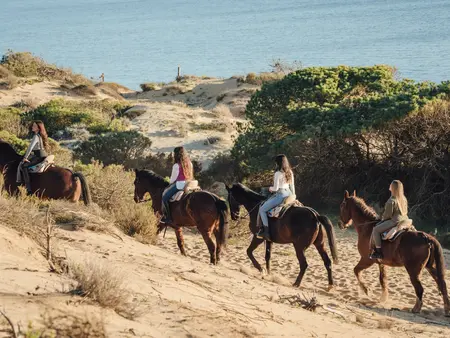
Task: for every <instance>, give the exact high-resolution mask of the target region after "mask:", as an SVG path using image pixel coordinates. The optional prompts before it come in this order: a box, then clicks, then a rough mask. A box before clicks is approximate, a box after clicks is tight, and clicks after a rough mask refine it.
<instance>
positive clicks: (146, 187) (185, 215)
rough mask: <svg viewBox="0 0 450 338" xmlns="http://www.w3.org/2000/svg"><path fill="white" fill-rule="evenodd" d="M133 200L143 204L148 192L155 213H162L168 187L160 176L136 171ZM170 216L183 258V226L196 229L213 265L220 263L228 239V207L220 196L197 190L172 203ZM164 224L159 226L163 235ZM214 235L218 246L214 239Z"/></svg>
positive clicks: (149, 172) (146, 171)
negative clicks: (164, 196)
mask: <svg viewBox="0 0 450 338" xmlns="http://www.w3.org/2000/svg"><path fill="white" fill-rule="evenodd" d="M135 173H136V179H135V181H134V187H135V189H134V200H135V202H136V203H138V202H143V201H144V196H145V194H146V193H149V194H150V197H151V199H152V207H153V211H154V212H155V213H156V214H161V213H162V212H161V207H162V204H161V200H162V193H163V191H164V189H165V188H167V186H168V185H169V183H168V182H167V181H165V180H164V179H163V178H162V177H161V176H159V175H158V174H156V173H154V172H153V171H150V170H137V169H136V170H135ZM170 209H171V213H172V219H173V224H172V225H170V226H171V227H173V228H174V229H175V233H176V236H177V243H178V247H179V248H180V252H181V254H182V255H184V256H186V251H185V249H184V238H183V232H182V227H197V229H198V231H200V233H201V234H202V236H203V239H204V240H205V243H206V245H207V246H208V250H209V254H210V256H211V260H210V261H211V263H212V264H217V262H219V260H220V252H221V250H222V246H224V245H225V244H226V240H227V237H228V207H227V204H226V202H225V201H224V200H222V199H221V198H220V197H218V196H216V195H214V194H212V193H209V192H206V191H196V192H191V193H189V194H188V195H186V196H184V197H183V198H182V199H181V200H180V201H179V202H171V207H170ZM164 228H165V225H160V226H159V229H158V232H161V230H162V229H164ZM213 234H214V236H215V237H216V243H214V241H213V240H212V238H211V236H212V235H213Z"/></svg>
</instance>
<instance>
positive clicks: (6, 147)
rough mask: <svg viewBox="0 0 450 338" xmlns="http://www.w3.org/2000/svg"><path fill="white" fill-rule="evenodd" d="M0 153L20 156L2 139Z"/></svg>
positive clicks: (0, 140)
mask: <svg viewBox="0 0 450 338" xmlns="http://www.w3.org/2000/svg"><path fill="white" fill-rule="evenodd" d="M0 151H1V152H2V153H4V154H6V153H8V154H11V155H15V156H20V155H19V154H18V153H17V152H16V151H15V150H14V148H13V147H12V146H11V145H10V144H9V143H8V142H6V141H3V140H2V139H1V138H0Z"/></svg>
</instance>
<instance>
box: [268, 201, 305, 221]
mask: <svg viewBox="0 0 450 338" xmlns="http://www.w3.org/2000/svg"><path fill="white" fill-rule="evenodd" d="M293 206H296V207H302V206H303V204H302V203H300V202H299V201H297V200H295V201H294V202H290V203H289V204H281V205H279V206H276V207H275V208H273V209H271V210H269V212H268V215H269V217H274V218H281V217H283V215H284V214H285V213H286V211H288V210H289V209H290V208H291V207H293Z"/></svg>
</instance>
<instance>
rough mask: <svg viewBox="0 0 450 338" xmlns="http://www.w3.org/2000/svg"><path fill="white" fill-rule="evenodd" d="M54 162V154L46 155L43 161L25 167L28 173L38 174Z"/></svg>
mask: <svg viewBox="0 0 450 338" xmlns="http://www.w3.org/2000/svg"><path fill="white" fill-rule="evenodd" d="M54 164H55V155H49V156H47V157H46V158H45V159H44V160H43V161H41V162H39V163H37V164H34V165H32V166H30V167H27V170H28V172H29V173H32V174H40V173H43V172H45V171H46V170H47V169H48V168H50V167H51V166H53V165H54Z"/></svg>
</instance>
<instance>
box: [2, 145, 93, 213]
mask: <svg viewBox="0 0 450 338" xmlns="http://www.w3.org/2000/svg"><path fill="white" fill-rule="evenodd" d="M21 160H22V156H20V155H19V154H17V153H16V151H15V150H14V149H13V148H12V147H11V145H10V144H8V143H7V142H4V141H2V140H0V170H2V173H3V181H4V184H3V190H5V191H6V192H7V193H8V194H9V195H11V196H17V195H18V194H19V184H18V183H17V182H16V174H17V168H18V166H19V164H20V161H21ZM30 184H31V191H32V194H33V195H35V196H37V197H39V198H42V199H65V200H69V201H72V202H78V201H79V200H80V198H81V197H82V198H83V202H84V204H86V205H89V204H90V203H91V194H90V191H89V187H88V185H87V183H86V179H85V178H84V176H83V174H81V173H74V172H72V171H70V170H69V169H65V168H61V167H58V166H50V167H49V168H47V170H46V171H45V172H43V173H39V174H30Z"/></svg>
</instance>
